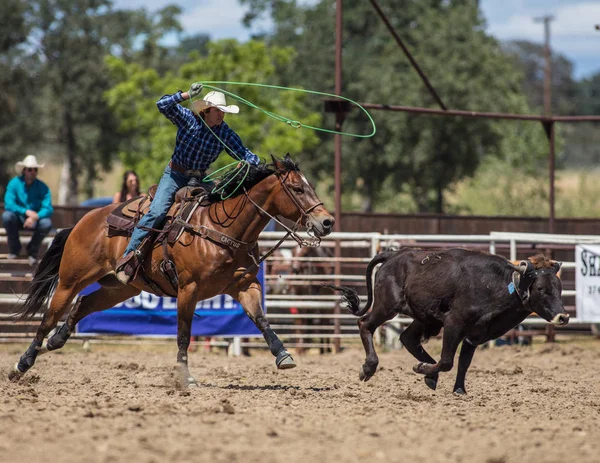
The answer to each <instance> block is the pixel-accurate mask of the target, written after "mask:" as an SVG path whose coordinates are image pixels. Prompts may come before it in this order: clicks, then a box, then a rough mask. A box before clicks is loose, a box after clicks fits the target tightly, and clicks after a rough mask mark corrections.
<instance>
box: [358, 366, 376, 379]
mask: <svg viewBox="0 0 600 463" xmlns="http://www.w3.org/2000/svg"><path fill="white" fill-rule="evenodd" d="M374 374H375V371H371V369H369V368H367V367H366V366H364V365H363V367H362V368H361V369H360V372H359V373H358V379H360V380H361V381H364V382H365V383H366V382H367V381H369V380H370V379H371V378H372V377H373V375H374Z"/></svg>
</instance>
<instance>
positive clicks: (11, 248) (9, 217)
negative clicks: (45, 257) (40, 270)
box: [2, 211, 52, 257]
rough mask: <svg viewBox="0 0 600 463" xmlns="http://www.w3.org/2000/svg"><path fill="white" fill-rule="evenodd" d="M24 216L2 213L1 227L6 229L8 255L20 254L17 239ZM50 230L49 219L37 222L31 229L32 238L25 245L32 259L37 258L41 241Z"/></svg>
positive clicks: (8, 212) (19, 241) (7, 212)
mask: <svg viewBox="0 0 600 463" xmlns="http://www.w3.org/2000/svg"><path fill="white" fill-rule="evenodd" d="M25 218H26V217H25V216H24V215H19V214H15V213H14V212H10V211H4V212H3V213H2V225H3V226H4V228H5V229H6V237H7V240H8V252H9V253H10V254H16V255H17V256H18V255H19V252H21V240H20V239H19V230H22V229H23V224H24V223H25ZM51 229H52V220H50V219H49V218H46V219H40V220H38V222H37V224H36V226H35V228H34V229H33V236H32V237H31V241H30V242H29V244H28V245H27V254H28V255H30V256H33V257H38V253H39V252H40V246H41V245H42V240H43V239H44V238H45V237H46V235H47V234H48V233H49V232H50V230H51Z"/></svg>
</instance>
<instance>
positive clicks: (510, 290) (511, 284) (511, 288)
mask: <svg viewBox="0 0 600 463" xmlns="http://www.w3.org/2000/svg"><path fill="white" fill-rule="evenodd" d="M514 292H515V284H514V283H513V282H512V281H511V282H510V283H509V285H508V294H512V293H514Z"/></svg>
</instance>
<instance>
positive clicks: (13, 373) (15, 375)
mask: <svg viewBox="0 0 600 463" xmlns="http://www.w3.org/2000/svg"><path fill="white" fill-rule="evenodd" d="M24 374H25V373H23V372H22V371H21V370H19V367H18V364H17V363H15V366H14V367H12V368H11V369H10V371H9V372H8V379H9V380H10V381H12V382H13V383H16V382H17V381H19V380H20V379H21V378H22V377H23V375H24Z"/></svg>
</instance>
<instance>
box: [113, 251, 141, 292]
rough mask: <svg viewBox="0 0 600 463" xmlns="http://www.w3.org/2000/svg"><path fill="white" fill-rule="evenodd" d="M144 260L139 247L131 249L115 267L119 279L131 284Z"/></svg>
mask: <svg viewBox="0 0 600 463" xmlns="http://www.w3.org/2000/svg"><path fill="white" fill-rule="evenodd" d="M141 262H142V253H141V251H140V250H139V249H136V250H134V251H129V252H128V253H127V255H126V256H124V257H121V258H120V259H119V260H118V262H117V266H116V269H115V275H116V277H117V279H118V280H119V281H120V282H121V283H123V284H124V285H126V284H129V282H130V281H131V280H133V278H134V277H135V275H136V273H137V270H138V268H139V267H140V264H141Z"/></svg>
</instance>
